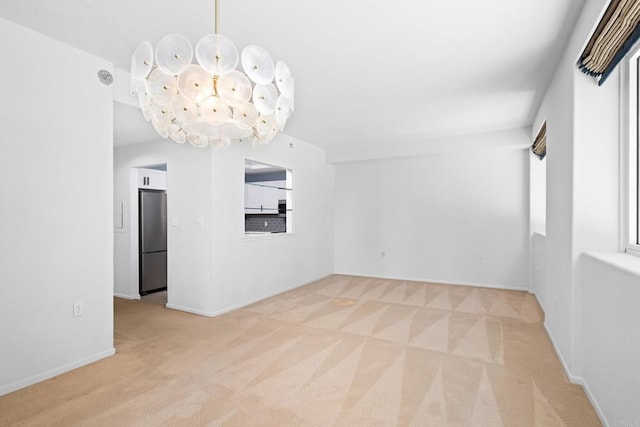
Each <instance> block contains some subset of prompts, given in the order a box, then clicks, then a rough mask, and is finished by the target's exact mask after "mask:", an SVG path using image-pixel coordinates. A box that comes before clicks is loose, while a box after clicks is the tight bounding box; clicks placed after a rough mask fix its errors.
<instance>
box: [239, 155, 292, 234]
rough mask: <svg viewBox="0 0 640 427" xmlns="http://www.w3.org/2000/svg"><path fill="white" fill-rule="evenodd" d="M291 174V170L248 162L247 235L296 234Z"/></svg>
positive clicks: (245, 210) (246, 170) (245, 204)
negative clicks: (294, 229) (294, 231)
mask: <svg viewBox="0 0 640 427" xmlns="http://www.w3.org/2000/svg"><path fill="white" fill-rule="evenodd" d="M292 175H293V174H292V172H291V170H290V169H285V168H282V167H279V166H274V165H269V164H266V163H261V162H256V161H254V160H245V164H244V233H245V236H250V237H255V236H265V235H274V234H280V233H291V232H293V185H292Z"/></svg>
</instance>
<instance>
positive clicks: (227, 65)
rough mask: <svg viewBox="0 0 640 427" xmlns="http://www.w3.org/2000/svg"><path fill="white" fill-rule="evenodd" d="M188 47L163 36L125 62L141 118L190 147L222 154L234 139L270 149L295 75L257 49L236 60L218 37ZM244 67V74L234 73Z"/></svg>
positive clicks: (179, 38) (177, 37)
mask: <svg viewBox="0 0 640 427" xmlns="http://www.w3.org/2000/svg"><path fill="white" fill-rule="evenodd" d="M215 7H216V14H215V15H216V26H215V34H209V35H206V36H204V37H202V38H201V39H200V41H198V43H197V44H196V47H195V57H196V60H197V64H196V63H192V61H193V57H194V49H193V47H192V45H191V42H190V41H189V39H188V38H187V37H185V36H183V35H181V34H168V35H166V36H164V37H163V38H162V39H161V40H160V41H159V42H158V45H157V46H156V49H155V55H154V50H153V46H152V45H151V43H150V42H148V41H143V42H142V43H140V44H139V45H138V47H137V48H136V50H135V51H134V53H133V55H132V56H131V92H132V94H133V95H134V96H135V97H136V98H137V99H138V102H139V103H140V108H141V109H142V114H143V115H144V118H145V120H147V121H150V122H151V124H152V125H153V127H154V128H155V130H156V131H157V132H158V134H159V135H160V136H162V137H163V138H171V139H172V140H173V141H175V142H177V143H180V144H182V143H184V142H185V141H189V142H190V143H191V144H193V145H195V146H196V147H207V146H208V145H209V144H210V145H212V146H214V147H217V148H226V147H228V146H229V145H231V142H233V141H240V142H242V141H251V142H252V143H253V145H254V146H257V145H263V144H268V143H269V142H270V141H271V140H272V139H273V138H274V137H275V135H276V134H277V133H278V132H280V131H282V130H283V129H284V126H285V124H286V123H287V120H288V119H289V116H290V115H291V112H292V111H293V108H294V103H293V96H294V91H293V86H294V82H293V76H292V75H291V71H290V70H289V67H288V66H287V64H286V63H285V62H284V61H278V62H277V63H276V64H275V65H274V63H273V60H272V59H271V56H270V55H269V53H268V52H267V51H266V50H264V49H263V48H261V47H259V46H256V45H249V46H247V47H245V48H244V50H243V51H242V55H239V54H238V50H237V49H236V47H235V45H234V44H233V42H232V41H231V40H229V39H228V38H226V37H225V36H223V35H221V34H218V26H219V25H218V17H219V13H218V10H219V9H218V0H216V1H215ZM154 59H155V62H154ZM239 62H241V63H242V70H243V71H244V72H243V71H240V70H238V69H236V67H237V65H238V63H239Z"/></svg>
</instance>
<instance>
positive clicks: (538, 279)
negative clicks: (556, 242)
mask: <svg viewBox="0 0 640 427" xmlns="http://www.w3.org/2000/svg"><path fill="white" fill-rule="evenodd" d="M545 239H546V238H545V236H544V235H542V234H540V233H533V234H532V236H531V254H530V260H531V261H530V265H529V274H530V276H529V277H530V279H529V280H530V282H529V291H530V292H532V293H534V294H535V295H536V297H537V299H538V302H539V303H540V306H541V307H542V309H543V310H544V311H545V312H546V309H545V307H546V305H547V293H548V292H547V283H546V278H547V273H546V268H547V262H546V253H547V251H546V249H545V246H546V243H545Z"/></svg>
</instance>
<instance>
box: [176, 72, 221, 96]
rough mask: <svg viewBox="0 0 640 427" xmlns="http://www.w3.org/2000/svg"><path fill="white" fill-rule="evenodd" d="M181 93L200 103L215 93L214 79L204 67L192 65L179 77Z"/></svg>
mask: <svg viewBox="0 0 640 427" xmlns="http://www.w3.org/2000/svg"><path fill="white" fill-rule="evenodd" d="M178 89H179V90H180V93H181V94H182V95H184V96H186V97H189V98H191V99H192V100H193V101H194V102H198V103H199V102H200V101H202V100H203V99H205V98H206V97H208V96H211V94H212V93H213V77H211V74H209V73H208V72H207V71H206V70H204V69H203V68H202V67H199V66H197V65H194V64H191V65H189V66H188V67H187V69H186V70H185V71H184V72H183V73H182V74H180V75H179V76H178Z"/></svg>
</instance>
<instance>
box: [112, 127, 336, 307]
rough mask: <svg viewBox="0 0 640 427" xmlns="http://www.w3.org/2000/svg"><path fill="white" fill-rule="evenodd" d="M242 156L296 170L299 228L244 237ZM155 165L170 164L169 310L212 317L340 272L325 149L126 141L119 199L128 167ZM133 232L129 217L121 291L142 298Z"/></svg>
mask: <svg viewBox="0 0 640 427" xmlns="http://www.w3.org/2000/svg"><path fill="white" fill-rule="evenodd" d="M290 144H292V145H293V147H290ZM245 158H248V159H251V160H257V161H260V162H264V163H269V164H273V165H277V166H282V167H284V168H288V169H292V170H293V186H294V216H295V223H294V234H291V235H277V236H267V237H245V235H244V162H245ZM158 163H166V164H167V201H168V208H167V209H168V217H169V228H168V285H167V287H168V304H167V306H168V307H170V308H174V309H179V310H184V311H188V312H193V313H197V314H202V315H206V316H213V315H216V314H218V313H222V312H225V311H228V310H231V309H233V308H236V307H240V306H243V305H246V304H249V303H251V302H254V301H257V300H260V299H262V298H265V297H268V296H271V295H274V294H277V293H281V292H284V291H286V290H288V289H291V288H295V287H298V286H301V285H304V284H307V283H310V282H312V281H314V280H316V279H319V278H322V277H325V276H327V275H329V274H332V273H333V216H332V212H333V199H332V194H333V179H334V178H333V166H330V165H328V164H327V163H326V162H325V157H324V151H323V150H321V149H319V148H317V147H314V146H312V145H310V144H307V143H305V142H303V141H299V140H296V139H294V138H291V137H289V136H287V135H279V136H278V137H276V139H275V140H274V141H273V142H272V143H271V144H269V145H268V146H266V147H260V148H255V149H254V148H251V146H250V145H248V144H241V145H239V144H234V145H233V146H232V147H230V148H229V149H226V150H214V149H209V148H207V149H198V148H194V147H192V146H190V145H188V144H186V145H178V144H175V143H173V142H171V141H168V140H158V141H154V142H149V143H144V144H137V145H133V146H128V147H120V148H117V149H116V150H115V169H116V170H115V187H116V188H115V197H116V200H122V201H124V203H125V210H126V211H128V212H129V211H130V209H131V206H130V203H129V202H128V200H130V198H131V190H130V188H131V186H130V184H129V174H130V170H131V168H132V167H138V166H144V165H151V164H158ZM134 190H135V189H134ZM133 200H135V199H133ZM125 216H126V217H127V215H125ZM200 218H201V219H202V220H203V221H204V226H203V227H199V226H198V219H200ZM175 219H177V220H178V223H179V225H178V226H173V225H172V223H173V221H174V220H175ZM131 233H133V236H136V235H137V228H136V227H135V226H134V227H131V224H125V232H123V233H115V234H114V238H115V251H116V266H115V267H116V284H115V289H114V292H115V293H116V294H117V295H120V296H124V297H129V298H136V297H137V296H138V283H137V266H136V265H133V264H132V262H131V260H132V259H134V258H135V257H133V258H132V256H131V254H132V253H134V254H135V253H136V252H137V247H136V246H135V245H134V246H133V247H132V245H130V243H129V242H130V241H131V235H132V234H131ZM134 240H135V239H134Z"/></svg>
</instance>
